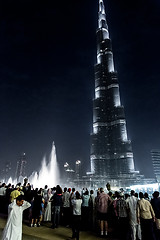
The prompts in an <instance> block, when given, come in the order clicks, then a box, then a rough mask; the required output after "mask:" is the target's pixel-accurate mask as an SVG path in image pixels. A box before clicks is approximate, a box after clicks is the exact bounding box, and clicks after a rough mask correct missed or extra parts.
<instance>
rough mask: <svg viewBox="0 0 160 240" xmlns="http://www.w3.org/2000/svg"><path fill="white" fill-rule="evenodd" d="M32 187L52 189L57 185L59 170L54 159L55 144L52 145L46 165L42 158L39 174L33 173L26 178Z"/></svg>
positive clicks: (55, 158) (44, 159)
mask: <svg viewBox="0 0 160 240" xmlns="http://www.w3.org/2000/svg"><path fill="white" fill-rule="evenodd" d="M28 180H29V182H30V183H31V184H33V187H34V188H35V187H38V188H43V187H44V185H48V187H54V186H56V185H57V184H59V183H60V182H59V180H60V177H59V168H58V163H57V157H56V149H55V144H54V142H53V144H52V150H51V154H50V157H49V162H48V164H47V162H46V157H44V158H43V160H42V163H41V168H40V171H39V172H37V171H36V172H33V173H32V174H31V176H30V177H29V178H28Z"/></svg>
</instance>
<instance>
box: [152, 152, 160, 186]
mask: <svg viewBox="0 0 160 240" xmlns="http://www.w3.org/2000/svg"><path fill="white" fill-rule="evenodd" d="M151 159H152V164H153V171H154V174H155V177H156V180H157V182H160V149H153V150H151Z"/></svg>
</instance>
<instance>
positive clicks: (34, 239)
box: [0, 229, 40, 240]
mask: <svg viewBox="0 0 160 240" xmlns="http://www.w3.org/2000/svg"><path fill="white" fill-rule="evenodd" d="M2 231H3V230H2V229H0V239H1V237H2ZM31 239H32V240H38V239H39V240H40V238H37V237H33V236H29V235H25V234H23V237H22V240H31Z"/></svg>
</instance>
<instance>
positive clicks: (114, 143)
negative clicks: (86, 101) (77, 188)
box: [90, 0, 135, 179]
mask: <svg viewBox="0 0 160 240" xmlns="http://www.w3.org/2000/svg"><path fill="white" fill-rule="evenodd" d="M96 35H97V63H96V65H95V96H94V99H93V132H92V134H91V155H90V161H91V172H92V173H93V174H94V176H97V177H98V176H101V177H103V176H105V177H108V178H109V179H116V178H117V177H118V176H120V175H123V174H124V175H125V174H130V173H134V172H135V167H134V160H133V152H132V146H131V141H130V140H129V139H128V136H127V129H126V119H125V114H124V107H123V105H122V104H121V99H120V92H119V83H118V77H117V72H116V71H115V68H114V61H113V52H112V42H111V39H110V36H109V31H108V25H107V20H106V13H105V6H104V2H103V0H99V12H98V28H97V32H96Z"/></svg>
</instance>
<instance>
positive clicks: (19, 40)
mask: <svg viewBox="0 0 160 240" xmlns="http://www.w3.org/2000/svg"><path fill="white" fill-rule="evenodd" d="M104 3H105V6H106V14H107V20H108V25H109V32H110V37H111V39H112V45H113V54H114V62H115V69H116V70H117V71H118V77H119V84H120V93H121V100H122V104H123V105H124V107H125V114H126V120H127V129H128V136H129V139H131V140H132V146H133V153H134V160H135V164H136V168H137V169H138V170H140V171H141V172H142V173H144V174H146V176H152V174H153V170H152V165H151V159H150V150H151V149H155V148H158V149H160V127H159V123H160V104H159V103H160V94H159V92H160V66H159V63H160V61H159V56H160V2H159V0H145V1H143V0H134V1H133V0H131V1H120V0H104ZM97 12H98V0H68V1H66V0H61V1H51V0H45V1H39V0H34V1H33V0H5V1H3V2H2V1H1V3H0V161H1V163H2V166H3V164H4V163H5V162H7V161H11V162H12V170H13V171H12V174H13V175H14V172H15V165H16V161H17V159H18V158H19V155H20V154H21V153H22V152H26V156H27V160H28V165H27V172H28V174H30V173H31V172H32V171H33V170H38V169H39V166H40V162H41V160H42V158H43V156H44V155H45V154H47V156H48V154H49V153H50V150H51V145H52V141H54V142H55V145H56V149H57V158H58V161H59V164H60V166H62V165H63V164H64V163H65V162H66V161H68V162H69V163H72V166H73V167H74V163H75V161H76V160H77V159H80V160H81V161H82V163H83V168H84V169H85V170H86V171H88V170H90V164H89V152H90V133H91V131H92V99H93V97H94V64H95V63H96V28H97Z"/></svg>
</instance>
